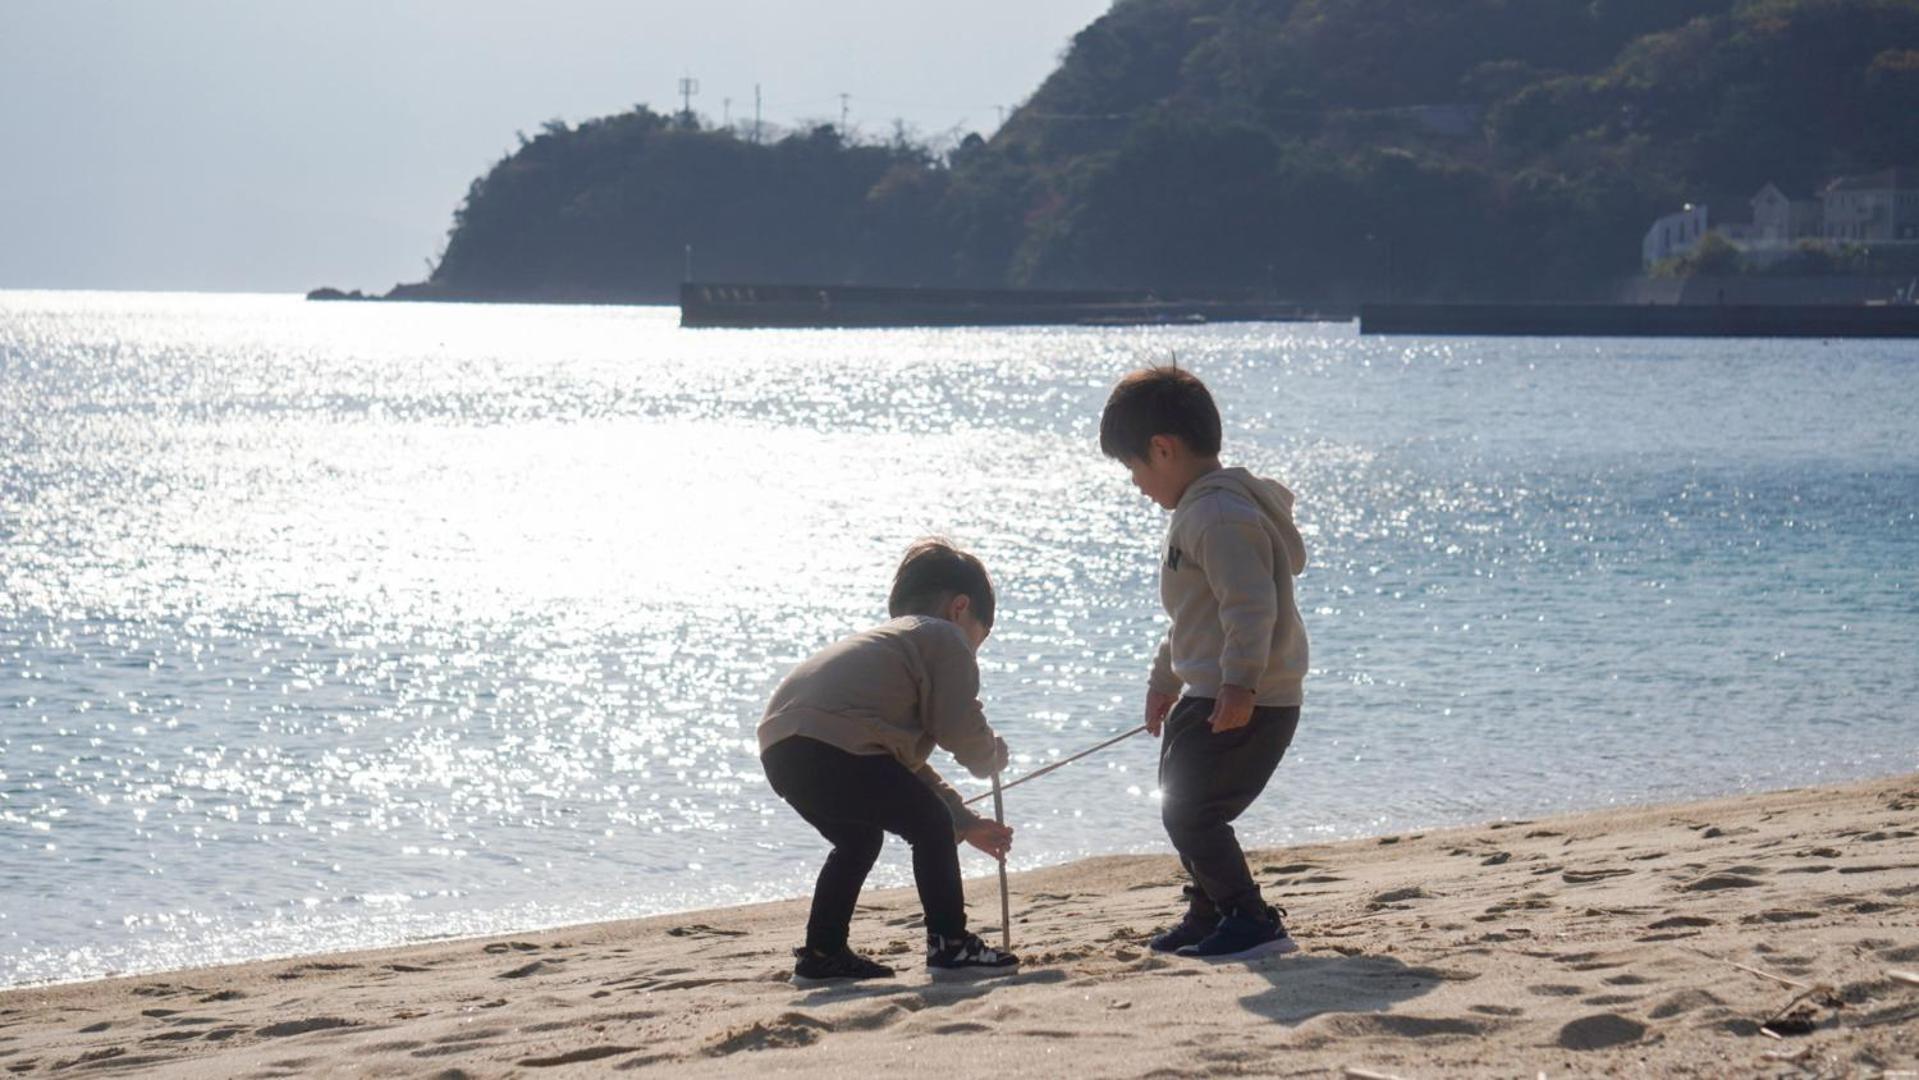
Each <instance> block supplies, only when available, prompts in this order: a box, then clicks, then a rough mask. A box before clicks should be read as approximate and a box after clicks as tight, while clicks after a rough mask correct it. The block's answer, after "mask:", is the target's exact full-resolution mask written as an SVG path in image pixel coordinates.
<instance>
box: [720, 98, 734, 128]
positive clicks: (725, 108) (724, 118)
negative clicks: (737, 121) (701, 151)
mask: <svg viewBox="0 0 1919 1080" xmlns="http://www.w3.org/2000/svg"><path fill="white" fill-rule="evenodd" d="M720 126H721V127H723V128H730V127H732V126H733V99H732V98H730V97H723V98H721V99H720Z"/></svg>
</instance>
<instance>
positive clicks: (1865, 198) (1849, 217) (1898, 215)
mask: <svg viewBox="0 0 1919 1080" xmlns="http://www.w3.org/2000/svg"><path fill="white" fill-rule="evenodd" d="M1819 202H1820V208H1821V214H1822V217H1823V219H1824V220H1823V223H1822V226H1821V230H1820V235H1821V236H1822V237H1824V238H1825V239H1827V240H1831V241H1838V242H1841V243H1845V242H1850V243H1882V244H1883V243H1902V242H1903V243H1919V169H1911V168H1905V169H1881V170H1880V171H1878V172H1876V173H1869V174H1867V175H1865V176H1842V177H1840V178H1839V179H1837V180H1834V181H1833V182H1832V183H1830V184H1827V185H1826V188H1825V190H1824V191H1821V192H1820V193H1819Z"/></svg>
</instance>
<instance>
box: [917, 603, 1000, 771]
mask: <svg viewBox="0 0 1919 1080" xmlns="http://www.w3.org/2000/svg"><path fill="white" fill-rule="evenodd" d="M921 641H922V643H923V644H922V646H921V647H922V649H923V650H924V654H925V659H926V675H927V687H926V696H925V700H924V701H922V702H921V709H922V710H923V713H922V715H923V716H924V717H925V723H926V733H927V734H929V735H931V736H932V737H933V742H934V744H935V745H937V746H939V747H941V748H942V749H944V750H946V751H947V752H948V753H950V754H952V755H953V757H954V758H955V759H956V760H958V761H959V763H960V764H961V765H963V766H965V767H966V771H967V772H970V773H972V774H973V775H974V776H977V777H979V778H981V779H985V778H986V777H988V776H991V775H993V774H994V773H996V772H998V771H1000V770H1001V769H1004V768H1005V767H1006V742H1005V740H1003V739H1001V738H1000V737H999V736H998V735H996V734H994V732H993V727H992V725H991V724H988V723H987V722H986V713H985V711H984V710H982V709H981V708H980V703H979V661H977V660H975V659H974V658H973V650H972V649H970V648H968V647H967V644H966V638H965V637H964V636H963V635H962V634H961V633H960V630H959V628H958V627H956V626H954V625H952V624H951V623H946V624H944V625H943V626H939V625H937V624H935V626H934V627H933V628H932V629H931V632H929V633H926V634H925V635H923V636H922V638H921Z"/></svg>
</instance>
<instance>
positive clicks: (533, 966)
mask: <svg viewBox="0 0 1919 1080" xmlns="http://www.w3.org/2000/svg"><path fill="white" fill-rule="evenodd" d="M561 963H562V961H559V960H535V961H533V962H532V963H530V964H527V965H525V966H523V967H516V968H514V969H513V970H512V971H502V972H500V973H499V974H498V975H496V976H494V978H496V979H524V978H526V977H527V976H529V975H538V974H539V973H540V972H542V971H545V970H547V969H548V968H556V967H558V966H559V965H560V964H561Z"/></svg>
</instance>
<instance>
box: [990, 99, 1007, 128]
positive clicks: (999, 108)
mask: <svg viewBox="0 0 1919 1080" xmlns="http://www.w3.org/2000/svg"><path fill="white" fill-rule="evenodd" d="M993 111H994V112H996V113H999V124H998V125H996V126H995V127H994V128H993V130H994V131H998V130H999V129H1000V128H1003V127H1005V126H1006V106H1004V105H995V106H993Z"/></svg>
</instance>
